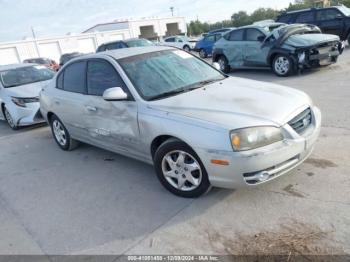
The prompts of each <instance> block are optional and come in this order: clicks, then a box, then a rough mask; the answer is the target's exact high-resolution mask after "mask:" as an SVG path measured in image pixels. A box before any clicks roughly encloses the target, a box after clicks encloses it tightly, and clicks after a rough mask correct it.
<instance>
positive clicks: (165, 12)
mask: <svg viewBox="0 0 350 262" xmlns="http://www.w3.org/2000/svg"><path fill="white" fill-rule="evenodd" d="M289 2H291V0H150V1H147V0H127V1H125V0H0V41H2V42H3V41H12V40H21V39H23V38H24V37H30V36H31V31H30V27H31V26H33V27H34V30H35V32H36V35H37V37H45V36H56V35H64V34H66V33H68V32H72V33H80V32H82V31H84V30H85V29H87V28H89V27H91V26H93V25H95V24H97V23H104V22H110V21H113V20H115V19H127V18H141V17H150V16H158V17H165V16H170V15H171V13H170V9H169V8H170V6H173V7H174V10H175V12H174V13H175V14H174V15H180V16H184V17H186V21H187V22H189V21H190V20H194V19H196V17H197V16H198V18H199V20H201V21H209V22H216V21H220V20H223V19H229V18H230V17H231V15H232V13H234V12H237V11H240V10H245V11H247V12H249V13H250V12H252V11H254V10H255V9H257V8H259V7H272V8H283V7H286V6H288V4H289Z"/></svg>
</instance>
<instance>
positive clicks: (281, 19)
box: [278, 15, 292, 23]
mask: <svg viewBox="0 0 350 262" xmlns="http://www.w3.org/2000/svg"><path fill="white" fill-rule="evenodd" d="M291 17H292V16H291V15H282V16H280V17H279V18H278V22H280V23H288V22H289V20H290V19H291Z"/></svg>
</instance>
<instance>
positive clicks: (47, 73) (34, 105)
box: [0, 64, 55, 130]
mask: <svg viewBox="0 0 350 262" xmlns="http://www.w3.org/2000/svg"><path fill="white" fill-rule="evenodd" d="M54 75H55V72H54V71H52V70H50V69H48V68H46V67H45V66H42V65H36V64H14V65H6V66H0V105H1V113H0V119H2V120H6V121H7V123H8V124H9V126H10V127H11V128H12V129H13V130H16V129H17V128H18V127H20V126H27V125H32V124H36V123H40V122H44V119H43V118H42V117H41V113H40V103H39V93H40V91H41V89H42V88H43V87H44V86H45V85H46V84H47V82H48V80H50V79H51V78H53V76H54Z"/></svg>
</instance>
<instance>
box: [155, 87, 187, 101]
mask: <svg viewBox="0 0 350 262" xmlns="http://www.w3.org/2000/svg"><path fill="white" fill-rule="evenodd" d="M186 91H187V90H186V89H183V88H181V89H176V90H172V91H169V92H165V93H161V94H159V95H155V96H152V97H151V98H149V99H148V100H149V101H152V100H157V99H160V98H166V97H169V96H173V95H176V94H180V93H183V92H186Z"/></svg>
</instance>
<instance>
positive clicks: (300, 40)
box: [284, 34, 339, 47]
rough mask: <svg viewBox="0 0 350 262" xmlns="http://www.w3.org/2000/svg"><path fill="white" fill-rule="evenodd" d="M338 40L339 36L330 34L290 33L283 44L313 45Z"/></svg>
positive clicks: (295, 45)
mask: <svg viewBox="0 0 350 262" xmlns="http://www.w3.org/2000/svg"><path fill="white" fill-rule="evenodd" d="M335 41H339V37H338V36H336V35H330V34H303V35H300V34H297V35H291V36H290V37H288V39H287V40H286V41H285V42H284V44H287V45H291V46H294V47H306V46H315V45H319V44H323V43H327V42H335Z"/></svg>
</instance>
